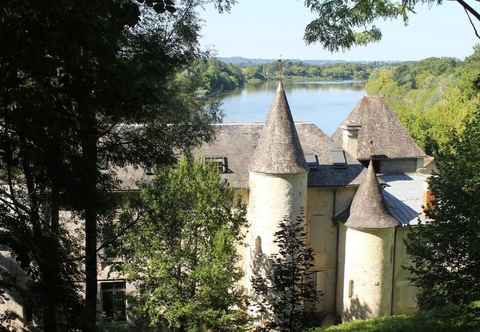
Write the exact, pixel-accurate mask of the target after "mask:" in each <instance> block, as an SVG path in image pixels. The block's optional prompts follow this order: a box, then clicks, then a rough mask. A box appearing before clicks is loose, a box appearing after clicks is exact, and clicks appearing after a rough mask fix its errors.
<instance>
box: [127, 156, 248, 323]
mask: <svg viewBox="0 0 480 332" xmlns="http://www.w3.org/2000/svg"><path fill="white" fill-rule="evenodd" d="M140 196H141V197H140V198H141V199H140V201H139V203H138V205H135V206H133V207H132V210H128V211H129V212H126V214H125V215H124V216H123V218H126V219H127V220H130V218H131V217H132V215H137V214H138V213H140V218H139V221H138V222H137V223H136V226H135V227H133V228H132V229H131V231H130V232H129V233H128V234H127V235H126V237H125V238H124V239H123V240H122V244H123V248H122V253H123V255H124V256H125V257H126V260H125V264H124V265H122V271H123V272H124V273H125V275H126V276H127V278H128V280H130V281H132V282H135V284H136V285H137V287H138V288H137V292H136V294H135V295H134V298H133V303H134V305H133V311H134V312H136V313H137V314H138V315H139V316H140V317H145V318H146V320H147V322H148V323H149V324H150V325H151V326H159V325H162V324H163V323H165V322H166V323H167V325H168V326H169V327H170V328H174V329H176V330H178V331H201V330H203V329H212V330H214V331H238V330H241V328H242V324H243V323H244V321H245V316H244V315H243V314H242V310H241V309H242V307H243V305H244V297H243V295H242V291H241V288H240V286H239V284H238V282H239V280H240V278H241V277H242V273H241V270H240V268H239V255H238V250H239V248H240V245H241V241H242V239H243V236H242V228H243V227H244V226H245V225H246V218H245V208H244V207H243V206H239V205H236V204H235V202H234V192H233V190H232V189H231V188H229V187H228V185H227V184H226V183H225V182H224V181H222V180H221V177H220V175H219V173H218V170H216V169H214V168H212V167H210V166H209V165H204V164H200V163H196V162H189V161H187V160H181V161H180V162H179V164H178V165H177V166H176V167H173V168H166V169H161V170H159V171H158V174H157V175H156V176H155V178H154V179H153V182H152V183H151V184H148V185H145V186H144V187H143V189H142V191H141V195H140Z"/></svg>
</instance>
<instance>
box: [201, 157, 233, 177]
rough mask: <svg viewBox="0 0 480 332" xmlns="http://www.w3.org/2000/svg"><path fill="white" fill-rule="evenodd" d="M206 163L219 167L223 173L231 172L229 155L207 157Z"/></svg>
mask: <svg viewBox="0 0 480 332" xmlns="http://www.w3.org/2000/svg"><path fill="white" fill-rule="evenodd" d="M205 163H206V164H208V165H212V166H213V167H215V168H217V169H218V171H219V172H220V173H221V174H223V173H228V172H229V169H228V159H227V157H205Z"/></svg>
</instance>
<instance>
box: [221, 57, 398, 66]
mask: <svg viewBox="0 0 480 332" xmlns="http://www.w3.org/2000/svg"><path fill="white" fill-rule="evenodd" d="M217 59H218V60H220V61H222V62H224V63H228V64H233V65H237V66H255V65H261V64H268V63H272V62H275V61H278V59H258V58H244V57H241V56H232V57H217ZM283 61H292V62H302V63H304V64H307V65H314V66H328V65H335V64H340V63H358V64H369V63H370V64H373V63H377V64H378V63H383V64H394V63H398V62H399V61H346V60H301V59H283Z"/></svg>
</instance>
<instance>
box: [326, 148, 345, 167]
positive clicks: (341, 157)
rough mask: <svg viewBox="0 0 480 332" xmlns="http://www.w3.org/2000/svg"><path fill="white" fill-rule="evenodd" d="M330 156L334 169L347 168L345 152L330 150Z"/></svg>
mask: <svg viewBox="0 0 480 332" xmlns="http://www.w3.org/2000/svg"><path fill="white" fill-rule="evenodd" d="M330 155H331V156H332V164H333V167H335V168H346V167H347V158H346V156H345V152H344V151H343V150H342V149H337V150H331V151H330Z"/></svg>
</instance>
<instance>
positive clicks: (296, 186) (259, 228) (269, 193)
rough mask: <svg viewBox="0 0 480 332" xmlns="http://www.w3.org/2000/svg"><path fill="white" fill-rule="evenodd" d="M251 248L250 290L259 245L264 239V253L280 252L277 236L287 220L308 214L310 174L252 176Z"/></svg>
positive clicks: (246, 268)
mask: <svg viewBox="0 0 480 332" xmlns="http://www.w3.org/2000/svg"><path fill="white" fill-rule="evenodd" d="M249 188H250V195H249V206H248V221H249V230H248V234H247V247H246V253H245V257H246V258H247V259H245V261H244V264H245V266H244V271H246V272H247V273H246V275H245V280H246V286H247V288H249V286H248V284H249V280H250V278H251V266H252V265H251V264H252V261H253V258H254V256H255V252H254V250H255V241H256V239H257V237H260V238H261V248H262V252H263V253H264V254H266V255H271V254H273V253H276V252H277V251H278V247H277V246H276V245H275V243H274V242H273V240H274V234H275V232H276V231H277V230H278V225H279V223H280V222H281V221H282V220H283V218H284V217H286V216H287V217H290V218H295V217H297V216H298V215H300V214H301V213H303V214H305V213H304V212H305V207H306V199H307V173H306V172H304V173H299V174H281V175H278V174H275V175H272V174H263V173H256V172H250V177H249Z"/></svg>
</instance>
